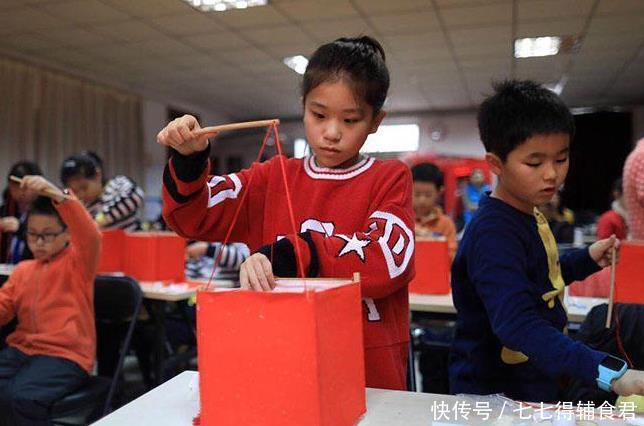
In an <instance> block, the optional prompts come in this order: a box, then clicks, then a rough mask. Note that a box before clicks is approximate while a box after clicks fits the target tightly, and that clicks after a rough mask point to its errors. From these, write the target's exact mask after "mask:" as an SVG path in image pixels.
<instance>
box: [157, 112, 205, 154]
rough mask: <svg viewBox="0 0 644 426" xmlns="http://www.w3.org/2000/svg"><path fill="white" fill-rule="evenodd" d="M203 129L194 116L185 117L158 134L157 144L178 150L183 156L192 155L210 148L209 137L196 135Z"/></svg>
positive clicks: (174, 121) (176, 120)
mask: <svg viewBox="0 0 644 426" xmlns="http://www.w3.org/2000/svg"><path fill="white" fill-rule="evenodd" d="M199 129H201V126H200V125H199V122H198V121H197V119H196V118H194V117H193V116H192V115H184V116H183V117H179V118H176V119H174V120H172V121H171V122H170V123H168V125H167V126H165V128H163V130H161V131H160V132H159V133H158V134H157V143H158V144H160V145H164V146H169V147H171V148H174V149H176V150H177V151H178V152H179V153H180V154H182V155H191V154H194V153H197V152H201V151H203V150H205V149H206V148H208V136H213V135H212V134H211V135H201V136H198V135H197V134H195V132H196V131H197V130H199Z"/></svg>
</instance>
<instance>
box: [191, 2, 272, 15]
mask: <svg viewBox="0 0 644 426" xmlns="http://www.w3.org/2000/svg"><path fill="white" fill-rule="evenodd" d="M183 1H185V2H186V3H188V4H189V5H191V6H192V7H196V8H197V9H199V10H203V11H204V12H212V11H214V12H225V11H227V10H230V9H246V8H249V7H255V6H266V5H267V4H268V0H183Z"/></svg>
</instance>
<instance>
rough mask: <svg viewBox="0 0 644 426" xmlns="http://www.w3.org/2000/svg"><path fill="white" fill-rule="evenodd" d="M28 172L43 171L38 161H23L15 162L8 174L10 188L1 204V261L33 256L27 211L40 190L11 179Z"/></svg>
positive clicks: (5, 192) (6, 190) (39, 173)
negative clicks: (26, 232)
mask: <svg viewBox="0 0 644 426" xmlns="http://www.w3.org/2000/svg"><path fill="white" fill-rule="evenodd" d="M27 175H39V176H40V175H42V172H41V171H40V167H39V166H38V164H36V163H33V162H31V161H20V162H18V163H16V164H14V165H13V166H11V170H9V174H8V175H7V189H5V191H4V193H3V194H2V195H3V196H2V198H3V200H2V206H0V263H11V264H16V263H18V262H20V261H21V260H25V259H31V258H33V255H32V254H31V251H30V250H29V247H28V246H27V242H26V241H25V225H26V221H27V212H28V210H29V207H30V206H31V203H32V202H33V200H34V199H36V196H37V194H35V193H34V192H33V191H31V190H30V189H28V188H23V187H21V186H20V184H19V183H17V182H13V181H12V180H11V179H10V176H15V177H19V178H22V177H24V176H27Z"/></svg>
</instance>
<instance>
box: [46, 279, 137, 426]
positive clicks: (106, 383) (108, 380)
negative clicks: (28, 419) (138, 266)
mask: <svg viewBox="0 0 644 426" xmlns="http://www.w3.org/2000/svg"><path fill="white" fill-rule="evenodd" d="M142 300H143V293H142V292H141V288H140V287H139V284H138V283H137V282H136V281H135V280H134V279H132V278H130V277H112V276H98V277H96V280H95V284H94V311H95V316H96V320H95V321H96V334H97V340H100V335H101V333H102V332H104V331H105V330H113V329H114V327H117V328H123V326H125V328H124V329H125V332H124V333H122V335H121V338H120V339H119V340H120V341H119V342H118V344H119V353H120V355H119V356H118V362H117V363H116V366H115V367H114V368H113V371H112V372H111V374H110V376H99V375H96V376H91V377H90V378H89V381H88V382H87V383H86V384H85V385H83V386H82V387H81V388H80V389H77V390H76V391H74V392H72V393H70V394H68V395H67V396H65V397H64V398H62V399H61V400H59V401H57V402H56V403H55V404H54V405H53V406H52V408H51V410H50V416H51V419H52V422H53V423H54V424H59V425H60V424H62V425H70V424H87V423H89V422H90V421H94V420H97V419H98V418H100V417H102V416H105V415H107V414H108V413H109V412H110V411H111V410H112V399H113V397H114V393H115V391H116V388H117V386H118V383H119V381H120V376H121V372H122V369H123V361H124V359H125V355H126V354H127V353H128V351H129V348H130V342H131V340H132V333H133V331H134V326H135V325H136V320H137V317H138V315H139V310H140V309H141V301H142ZM100 370H101V368H100V367H99V371H100ZM103 370H104V369H103Z"/></svg>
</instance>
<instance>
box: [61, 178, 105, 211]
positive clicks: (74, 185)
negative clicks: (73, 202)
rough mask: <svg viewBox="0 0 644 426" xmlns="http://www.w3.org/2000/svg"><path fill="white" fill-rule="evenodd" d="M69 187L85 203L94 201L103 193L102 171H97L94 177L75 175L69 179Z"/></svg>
mask: <svg viewBox="0 0 644 426" xmlns="http://www.w3.org/2000/svg"><path fill="white" fill-rule="evenodd" d="M66 186H67V187H68V188H69V189H71V190H72V191H74V194H75V195H76V196H77V197H78V198H79V199H80V200H81V201H82V202H83V203H85V204H90V203H92V202H94V201H95V200H96V199H97V198H98V197H100V196H101V194H102V193H103V183H102V175H101V172H100V171H99V172H97V173H96V176H94V177H93V178H86V177H83V176H74V177H71V178H69V179H67V185H66Z"/></svg>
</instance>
